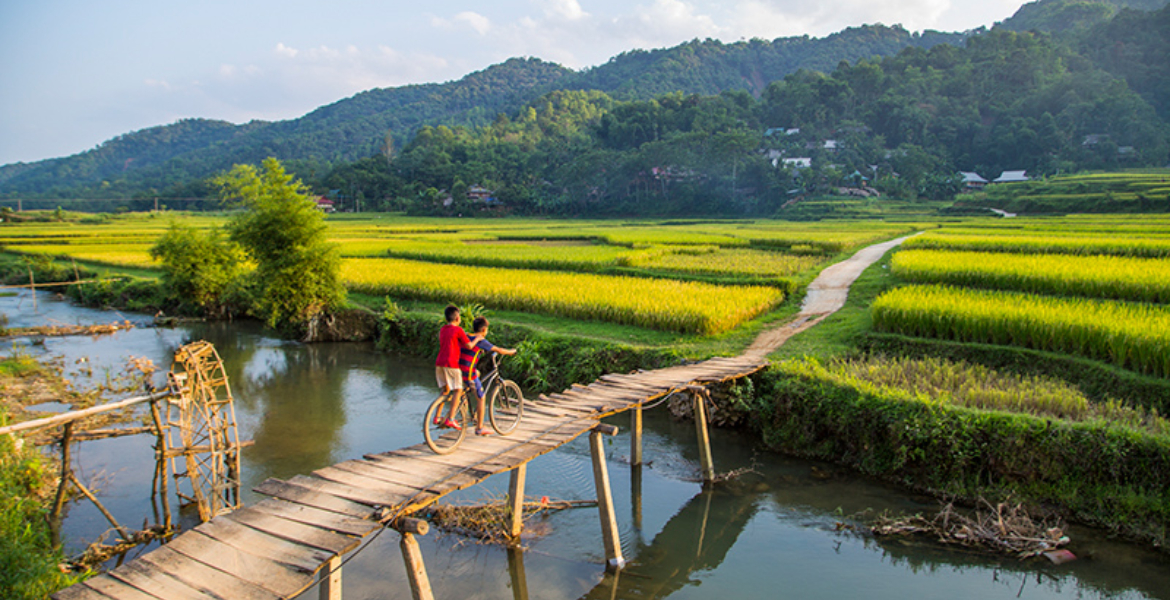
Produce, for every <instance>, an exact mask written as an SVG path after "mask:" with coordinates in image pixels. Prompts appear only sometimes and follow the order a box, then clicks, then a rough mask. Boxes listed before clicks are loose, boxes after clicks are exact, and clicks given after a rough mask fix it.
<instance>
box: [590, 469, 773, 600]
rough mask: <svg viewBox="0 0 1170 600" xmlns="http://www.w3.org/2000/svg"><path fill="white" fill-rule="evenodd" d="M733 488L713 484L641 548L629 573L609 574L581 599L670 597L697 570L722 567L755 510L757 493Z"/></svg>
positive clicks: (688, 580) (628, 569) (688, 503)
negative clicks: (738, 490) (617, 575)
mask: <svg viewBox="0 0 1170 600" xmlns="http://www.w3.org/2000/svg"><path fill="white" fill-rule="evenodd" d="M733 489H734V488H732V487H729V486H722V485H719V486H709V487H708V488H707V489H705V490H703V491H702V492H700V493H699V494H697V495H696V496H694V497H693V498H691V499H690V501H689V502H687V503H686V505H684V506H683V507H682V509H680V510H679V511H678V512H677V513H675V515H674V517H672V518H671V519H670V521H668V522H667V523H666V525H665V526H664V527H663V528H662V530H661V531H660V532H659V533H658V535H656V536H654V541H652V542H650V545H649V546H645V547H640V548H638V549H637V551H636V558H634V559H633V560H631V561H630V563H629V564H628V565H627V566H626V568H625V569H624V570H623V575H624V576H619V577H605V578H604V579H603V580H602V582H601V583H600V584H598V585H597V587H595V588H593V589H592V590H590V591H589V592H588V593H587V594H585V595H584V596H582V598H589V599H601V598H614V597H620V598H666V597H668V596H670V595H671V594H672V593H674V592H675V591H677V590H679V589H681V588H683V587H685V586H687V585H693V584H694V583H695V582H694V581H693V580H692V579H691V576H692V574H693V573H695V572H697V571H710V570H715V569H717V568H718V567H719V565H720V564H721V563H722V562H723V561H724V559H725V558H726V557H727V553H728V552H729V551H730V550H731V548H732V546H734V545H735V542H736V540H737V539H738V538H739V535H740V534H741V533H742V532H743V530H744V527H745V526H747V524H748V522H749V521H751V519H752V517H753V516H755V513H756V504H755V497H754V494H746V495H745V494H742V493H736V492H734V491H733Z"/></svg>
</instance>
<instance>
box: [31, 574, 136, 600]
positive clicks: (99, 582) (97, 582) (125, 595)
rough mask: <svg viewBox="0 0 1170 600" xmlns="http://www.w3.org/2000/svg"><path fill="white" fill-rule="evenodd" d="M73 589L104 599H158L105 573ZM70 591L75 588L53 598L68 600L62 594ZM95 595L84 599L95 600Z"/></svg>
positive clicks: (59, 593)
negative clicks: (77, 588) (85, 590)
mask: <svg viewBox="0 0 1170 600" xmlns="http://www.w3.org/2000/svg"><path fill="white" fill-rule="evenodd" d="M73 587H80V588H83V589H89V590H93V592H94V594H97V595H99V596H100V597H102V598H113V599H114V600H155V599H156V598H158V596H152V595H150V594H148V593H146V592H144V591H142V590H140V589H138V588H136V587H134V586H131V585H129V584H126V583H123V582H121V581H118V580H117V579H114V578H113V577H110V576H109V575H107V574H105V573H103V574H101V575H98V576H97V577H90V578H89V579H86V580H85V581H83V582H81V585H79V586H73ZM69 589H73V588H65V590H61V591H60V592H57V593H56V594H53V597H54V598H60V599H61V600H66V597H65V596H62V595H61V594H62V592H65V591H66V590H69ZM94 594H90V595H87V596H84V597H86V598H93V597H94Z"/></svg>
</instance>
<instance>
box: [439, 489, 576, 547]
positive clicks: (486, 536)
mask: <svg viewBox="0 0 1170 600" xmlns="http://www.w3.org/2000/svg"><path fill="white" fill-rule="evenodd" d="M589 506H597V501H596V500H549V499H548V497H547V496H545V497H542V498H541V499H540V500H539V501H536V502H525V503H524V518H525V519H528V518H531V517H533V516H535V515H538V514H541V513H548V512H555V511H560V510H565V509H569V508H583V507H589ZM427 518H428V520H429V521H430V522H431V524H433V525H434V526H435V527H437V528H438V529H439V530H440V531H444V532H446V533H454V534H458V535H463V536H467V537H470V538H474V539H475V540H477V541H478V542H480V543H486V544H507V543H510V542H511V541H512V540H511V538H510V536H509V535H508V503H507V501H506V500H504V499H499V500H493V501H491V502H486V503H484V504H474V505H461V504H436V505H434V506H432V507H431V509H430V512H429V514H428V515H427ZM525 532H526V533H528V534H534V533H538V532H539V530H538V529H531V528H525Z"/></svg>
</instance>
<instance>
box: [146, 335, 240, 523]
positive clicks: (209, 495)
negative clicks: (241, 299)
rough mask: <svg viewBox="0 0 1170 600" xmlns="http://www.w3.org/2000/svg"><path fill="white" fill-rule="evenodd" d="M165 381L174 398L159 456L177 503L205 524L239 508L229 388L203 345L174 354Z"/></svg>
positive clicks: (237, 463)
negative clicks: (191, 508) (166, 467)
mask: <svg viewBox="0 0 1170 600" xmlns="http://www.w3.org/2000/svg"><path fill="white" fill-rule="evenodd" d="M168 379H169V383H170V386H171V389H172V390H174V391H175V392H176V395H175V396H173V397H172V398H171V399H170V401H169V405H168V407H167V411H166V419H165V429H166V431H167V435H166V436H164V440H165V443H166V445H167V448H166V449H165V456H166V457H167V458H169V459H170V470H171V475H172V477H174V479H175V487H176V492H177V493H178V495H179V498H180V499H181V500H182V501H183V503H184V504H188V505H190V504H193V505H195V506H196V507H197V508H198V511H199V518H200V520H202V521H204V522H206V521H210V520H211V519H212V518H214V517H216V516H218V515H221V514H223V513H227V512H231V511H232V510H234V509H236V508H238V507H239V505H240V501H239V497H240V493H239V492H240V447H241V444H240V438H239V432H238V430H237V428H236V409H235V403H234V401H233V400H232V391H231V387H230V386H228V378H227V374H226V373H225V372H224V369H223V361H222V360H220V358H219V353H217V352H216V351H215V347H214V346H212V345H211V343H210V342H206V341H198V342H192V343H190V344H187V345H185V346H183V347H181V348H179V349H178V351H176V352H175V362H174V364H173V365H172V366H171V371H170V373H169V374H168ZM184 484H185V485H184Z"/></svg>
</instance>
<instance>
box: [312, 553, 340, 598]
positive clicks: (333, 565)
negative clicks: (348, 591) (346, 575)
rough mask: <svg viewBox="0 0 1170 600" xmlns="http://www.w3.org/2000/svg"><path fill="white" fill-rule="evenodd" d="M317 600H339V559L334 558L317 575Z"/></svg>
mask: <svg viewBox="0 0 1170 600" xmlns="http://www.w3.org/2000/svg"><path fill="white" fill-rule="evenodd" d="M317 581H320V582H321V584H320V585H319V586H318V587H317V598H319V599H320V600H341V557H340V556H334V557H333V558H331V559H329V562H327V563H325V566H324V567H323V568H322V569H321V571H320V572H319V573H317Z"/></svg>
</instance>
